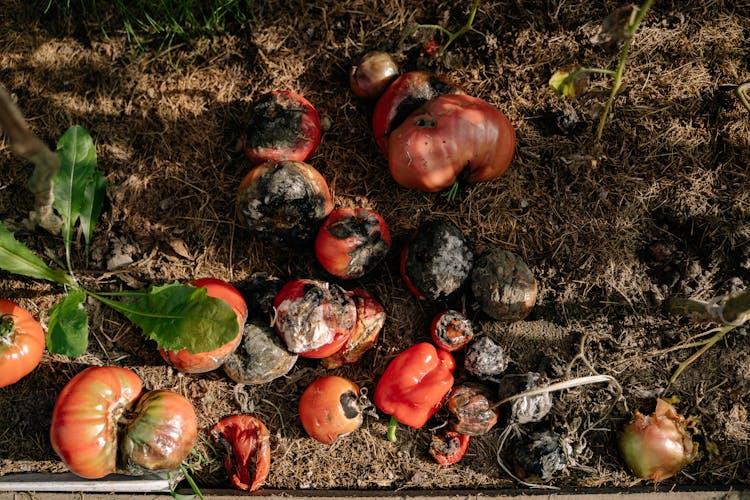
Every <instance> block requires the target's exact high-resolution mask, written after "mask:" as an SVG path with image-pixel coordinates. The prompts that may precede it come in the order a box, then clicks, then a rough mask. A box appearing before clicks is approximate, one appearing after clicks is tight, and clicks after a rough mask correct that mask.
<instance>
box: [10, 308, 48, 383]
mask: <svg viewBox="0 0 750 500" xmlns="http://www.w3.org/2000/svg"><path fill="white" fill-rule="evenodd" d="M43 352H44V330H42V326H41V325H40V324H39V322H38V321H37V320H36V319H34V317H33V316H32V315H31V314H29V312H28V311H26V310H25V309H23V308H22V307H21V306H19V305H18V304H16V303H15V302H12V301H10V300H5V299H0V387H5V386H8V385H10V384H15V383H16V382H18V381H19V380H21V379H22V378H23V377H25V376H26V375H28V374H29V373H31V372H32V371H34V368H36V367H37V365H38V364H39V360H40V359H42V353H43Z"/></svg>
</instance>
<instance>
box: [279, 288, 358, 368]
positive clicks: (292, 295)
mask: <svg viewBox="0 0 750 500" xmlns="http://www.w3.org/2000/svg"><path fill="white" fill-rule="evenodd" d="M274 309H275V310H276V317H275V320H274V326H275V328H276V332H277V333H278V334H279V335H280V336H281V338H282V340H284V343H285V344H286V347H287V349H289V350H290V351H291V352H293V353H295V354H299V355H300V356H302V357H303V358H325V357H327V356H330V355H332V354H333V353H335V352H337V351H338V350H340V349H341V348H342V347H343V346H344V345H345V344H346V342H347V341H348V340H349V337H351V335H352V333H353V332H354V328H355V326H356V323H357V307H356V305H355V304H354V301H353V300H352V299H351V297H350V296H349V295H348V294H347V293H346V291H345V290H344V289H343V288H341V287H340V286H338V285H335V284H333V283H327V282H324V281H317V280H310V279H297V280H292V281H289V282H287V283H286V284H285V285H284V287H283V288H282V289H281V291H280V292H279V294H278V295H277V296H276V298H275V299H274Z"/></svg>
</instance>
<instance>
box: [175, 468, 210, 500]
mask: <svg viewBox="0 0 750 500" xmlns="http://www.w3.org/2000/svg"><path fill="white" fill-rule="evenodd" d="M180 470H181V471H182V473H183V474H185V480H186V481H187V482H188V484H189V485H190V488H191V489H192V490H193V493H195V496H197V497H198V498H200V499H201V500H204V498H203V493H201V490H200V488H198V485H197V484H195V481H194V480H193V477H192V476H191V475H190V473H189V472H188V469H187V467H185V464H182V463H181V464H180Z"/></svg>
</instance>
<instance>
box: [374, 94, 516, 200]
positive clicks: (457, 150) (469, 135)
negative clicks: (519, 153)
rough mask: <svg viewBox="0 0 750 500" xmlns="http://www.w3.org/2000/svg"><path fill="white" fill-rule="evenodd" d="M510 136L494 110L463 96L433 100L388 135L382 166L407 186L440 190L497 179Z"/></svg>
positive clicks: (509, 153) (512, 141)
mask: <svg viewBox="0 0 750 500" xmlns="http://www.w3.org/2000/svg"><path fill="white" fill-rule="evenodd" d="M515 148H516V134H515V131H514V130H513V126H512V125H511V123H510V120H508V118H507V117H506V116H505V115H504V114H503V113H502V112H501V111H500V110H499V109H497V108H496V107H495V106H493V105H492V104H490V103H488V102H487V101H484V100H482V99H478V98H476V97H472V96H468V95H465V94H455V95H454V94H445V95H440V96H438V97H436V98H435V99H433V100H431V101H429V102H428V103H427V104H425V105H424V106H422V107H421V108H419V109H418V110H417V111H415V112H414V113H412V114H410V115H409V116H408V118H406V119H405V120H404V122H403V123H402V124H401V125H400V126H399V127H398V128H397V129H395V130H394V131H393V132H392V133H391V134H390V136H389V137H388V167H389V168H390V171H391V175H392V176H393V178H394V180H395V181H396V182H398V183H399V184H401V185H402V186H404V187H407V188H414V189H420V190H422V191H427V192H436V191H441V190H443V189H446V188H450V187H451V186H453V184H455V183H456V181H457V180H458V178H459V176H465V177H466V180H467V181H468V182H469V183H476V182H483V181H488V180H491V179H495V178H497V177H499V176H501V175H502V174H503V173H504V172H505V171H506V170H507V169H508V167H509V166H510V162H511V160H512V159H513V154H514V152H515Z"/></svg>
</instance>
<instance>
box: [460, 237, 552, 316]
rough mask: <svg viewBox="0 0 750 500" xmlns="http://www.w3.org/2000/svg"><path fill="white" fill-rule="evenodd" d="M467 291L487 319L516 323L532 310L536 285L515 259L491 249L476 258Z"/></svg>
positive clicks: (519, 258)
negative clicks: (470, 292) (487, 316)
mask: <svg viewBox="0 0 750 500" xmlns="http://www.w3.org/2000/svg"><path fill="white" fill-rule="evenodd" d="M471 291H472V293H473V295H474V298H475V299H476V301H477V302H478V303H479V305H480V307H481V308H482V311H484V312H485V313H486V314H487V315H489V316H491V317H492V318H494V319H498V320H504V321H518V320H521V319H524V318H525V317H526V316H528V315H529V313H530V312H531V310H532V309H533V307H534V304H535V303H536V295H537V283H536V279H534V275H533V274H532V273H531V270H530V269H529V267H528V266H527V265H526V263H525V262H524V261H523V259H521V257H520V256H519V255H517V254H515V253H513V252H508V251H505V250H503V249H501V248H494V249H492V250H490V251H487V252H485V253H483V254H482V255H480V256H479V257H478V258H477V261H476V264H475V265H474V268H473V269H472V271H471Z"/></svg>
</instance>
